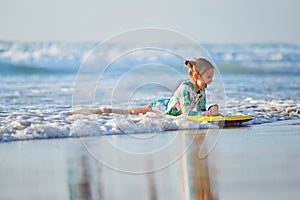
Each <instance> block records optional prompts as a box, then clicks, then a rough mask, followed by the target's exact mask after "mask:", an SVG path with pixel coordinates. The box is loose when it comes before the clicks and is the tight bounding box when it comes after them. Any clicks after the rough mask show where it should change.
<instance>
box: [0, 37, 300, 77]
mask: <svg viewBox="0 0 300 200" xmlns="http://www.w3.org/2000/svg"><path fill="white" fill-rule="evenodd" d="M96 45H97V43H96V42H85V43H84V42H82V43H65V42H4V41H2V42H1V41H0V64H1V65H4V64H5V65H8V66H9V67H10V68H9V69H11V70H20V67H21V70H25V69H24V67H25V68H34V69H43V70H56V71H61V70H67V71H77V70H78V68H79V67H80V65H81V64H82V62H83V61H84V60H85V58H86V57H87V56H88V55H89V53H90V51H91V50H92V49H93V48H94V47H95V46H96ZM203 46H204V48H205V49H206V50H207V51H208V53H209V54H210V56H211V57H212V59H213V60H214V62H216V63H217V64H219V65H220V67H221V68H224V69H223V71H224V70H225V71H226V70H227V69H226V66H225V67H224V66H223V64H224V63H227V64H228V63H230V64H234V65H236V66H239V67H240V68H243V67H252V68H253V69H255V70H256V71H260V70H262V71H263V72H272V71H274V70H275V71H278V70H281V69H282V70H281V71H280V72H282V71H284V72H291V73H295V72H296V73H300V45H292V44H241V45H203ZM122 48H124V47H123V46H122V45H108V49H106V50H105V53H106V55H101V59H107V60H113V59H115V58H117V57H119V56H120V55H119V54H120V52H122V51H121V50H122ZM186 48H187V47H186V46H183V45H179V44H172V45H170V48H169V49H172V50H174V51H176V50H179V49H186ZM187 49H189V50H190V51H194V50H193V49H190V48H187ZM137 55H138V54H132V56H127V57H126V59H124V60H123V61H122V62H123V64H124V65H127V64H128V63H129V64H132V65H135V66H136V65H138V64H139V63H144V61H145V59H148V60H151V61H152V62H154V63H160V64H166V65H174V64H177V62H174V61H173V59H170V58H169V56H170V55H169V54H168V53H164V52H158V53H157V54H155V55H153V56H151V55H150V56H148V57H147V58H145V57H143V52H141V54H140V56H137ZM95 59H97V58H95ZM121 64H122V63H121ZM180 64H182V60H180ZM15 66H18V68H15ZM1 68H2V69H3V66H2V67H1ZM1 68H0V69H1ZM227 71H228V70H227ZM229 71H230V69H229Z"/></svg>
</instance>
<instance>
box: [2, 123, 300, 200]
mask: <svg viewBox="0 0 300 200" xmlns="http://www.w3.org/2000/svg"><path fill="white" fill-rule="evenodd" d="M206 131H207V130H198V131H195V130H193V131H173V132H166V133H160V134H139V135H134V136H132V135H113V136H99V137H86V138H66V139H45V140H30V141H18V142H11V143H1V144H0V158H1V165H0V177H1V179H0V199H30V200H32V199H51V200H52V199H203V200H205V199H207V200H209V199H231V200H232V199H237V200H239V199H249V200H250V199H251V200H252V199H264V200H265V199H272V200H274V199H298V198H299V196H300V192H299V188H300V161H299V160H298V157H299V156H298V155H299V152H300V145H299V144H300V120H293V121H283V122H277V123H272V124H262V125H256V126H250V127H239V128H228V129H224V130H222V132H220V130H210V131H209V133H207V134H206ZM220 133H222V134H221V137H220V138H219V140H218V142H217V145H216V146H215V147H214V148H213V150H212V151H210V149H211V148H212V147H213V144H214V143H215V142H216V139H218V136H220ZM137 139H138V140H137ZM133 141H134V142H133ZM137 141H138V142H137ZM152 147H155V148H152ZM199 151H200V154H199ZM206 153H209V154H208V156H207V157H205V155H206ZM199 156H200V157H201V159H200V158H199ZM202 156H203V157H205V158H202Z"/></svg>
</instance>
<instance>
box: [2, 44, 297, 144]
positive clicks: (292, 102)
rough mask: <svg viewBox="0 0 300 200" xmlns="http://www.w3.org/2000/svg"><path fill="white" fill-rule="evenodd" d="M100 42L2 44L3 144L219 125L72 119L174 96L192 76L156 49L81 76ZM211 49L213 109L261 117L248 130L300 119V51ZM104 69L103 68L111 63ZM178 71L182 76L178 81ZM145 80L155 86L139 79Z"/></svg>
mask: <svg viewBox="0 0 300 200" xmlns="http://www.w3.org/2000/svg"><path fill="white" fill-rule="evenodd" d="M95 45H96V43H80V44H78V43H76V44H66V43H51V42H49V43H46V42H45V43H18V42H0V49H1V51H0V75H1V79H0V86H1V87H0V141H12V140H20V139H36V138H57V137H78V136H88V135H111V134H127V133H132V134H137V133H151V132H156V133H161V132H164V131H169V130H183V129H198V128H200V129H207V128H216V126H215V125H212V124H209V123H194V122H190V121H187V120H186V119H184V118H182V117H179V118H175V117H170V116H159V115H155V114H154V113H150V114H147V115H145V116H130V117H128V116H121V115H111V116H94V115H73V116H69V115H67V112H68V111H70V110H72V109H73V108H79V107H83V108H97V107H100V106H114V107H118V108H119V107H121V108H126V107H127V106H142V105H145V104H148V103H149V102H150V101H152V100H154V99H159V98H168V97H170V96H171V95H172V91H173V90H174V89H176V85H178V83H179V82H180V81H181V80H182V79H183V78H186V71H185V70H183V66H182V58H180V57H178V56H174V55H172V54H170V53H168V52H161V51H159V52H157V51H154V50H147V51H146V50H144V51H141V52H133V53H132V54H128V55H126V56H125V57H122V59H119V60H117V61H116V62H115V63H113V64H112V65H111V66H110V68H109V70H107V71H105V72H106V73H105V74H104V76H100V75H101V74H95V73H94V72H95V69H92V70H91V71H89V70H86V71H81V74H79V75H78V74H76V72H77V70H78V69H79V66H80V64H81V62H82V61H83V60H84V59H85V58H86V57H87V55H88V53H89V50H90V49H92V48H93V47H94V46H95ZM205 47H206V48H207V51H208V52H209V54H210V55H211V57H212V59H213V60H214V61H215V62H216V63H217V67H218V70H217V73H216V75H215V80H214V83H213V84H211V85H210V86H209V87H208V88H207V97H208V99H207V101H208V103H207V104H208V106H209V105H211V104H215V103H218V104H219V105H220V109H221V113H223V114H226V115H251V116H253V118H254V119H253V120H252V121H250V122H247V123H245V124H244V125H253V124H261V123H269V122H275V121H279V120H287V119H299V117H300V107H299V100H300V88H299V87H300V80H299V78H298V77H299V74H300V60H299V58H300V56H299V55H300V47H299V46H297V45H288V44H260V45H258V44H256V45H206V46H205ZM122 48H123V47H122V46H121V45H120V46H111V47H109V48H108V51H107V55H101V56H102V57H103V58H104V59H105V58H107V57H109V56H113V55H115V54H117V52H118V50H120V49H122ZM174 48H175V49H176V48H182V49H184V48H186V47H182V46H180V45H178V46H176V45H174ZM190 51H193V50H192V49H190ZM102 57H101V58H102ZM170 58H172V59H170ZM87 63H88V62H87ZM151 63H152V64H151ZM153 63H156V64H154V65H153ZM143 64H144V65H143ZM136 66H139V68H134V67H136ZM165 66H168V68H164V67H165ZM97 67H99V66H98V65H97ZM162 68H163V69H164V70H162ZM96 69H97V70H98V69H99V71H101V70H103V66H101V65H100V67H99V68H96ZM149 69H151V70H149ZM156 69H158V70H156ZM170 70H171V71H172V70H173V71H174V70H175V71H176V72H178V73H177V74H176V76H175V75H174V74H172V73H170ZM149 71H150V72H149ZM219 71H220V73H219ZM128 72H130V73H128ZM97 73H98V72H97ZM142 75H145V76H142ZM146 75H147V76H146ZM136 77H140V78H139V79H138V78H136ZM143 80H146V82H145V83H147V84H143V83H144V82H139V81H143ZM122 81H123V82H122ZM138 82H139V83H140V84H137V83H138Z"/></svg>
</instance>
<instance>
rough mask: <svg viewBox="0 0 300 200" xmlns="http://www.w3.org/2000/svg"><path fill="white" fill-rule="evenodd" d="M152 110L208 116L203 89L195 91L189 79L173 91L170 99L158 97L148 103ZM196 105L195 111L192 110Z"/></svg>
mask: <svg viewBox="0 0 300 200" xmlns="http://www.w3.org/2000/svg"><path fill="white" fill-rule="evenodd" d="M149 105H150V107H151V109H152V111H154V112H156V113H159V114H168V115H173V116H178V115H181V114H187V115H189V116H196V115H202V116H210V112H209V111H206V95H205V90H201V89H199V91H198V92H196V90H195V88H194V86H193V84H192V82H191V81H190V80H187V81H183V82H182V83H181V84H180V86H179V87H178V88H177V90H176V91H175V93H174V95H173V96H172V98H171V99H159V100H155V101H152V102H151V103H150V104H149ZM195 107H196V109H197V111H193V109H194V108H195Z"/></svg>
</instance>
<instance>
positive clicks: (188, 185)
mask: <svg viewBox="0 0 300 200" xmlns="http://www.w3.org/2000/svg"><path fill="white" fill-rule="evenodd" d="M180 137H181V138H180V139H181V140H182V141H184V140H190V139H191V137H194V142H193V143H192V145H191V147H190V148H189V149H188V150H187V152H186V153H185V154H183V155H182V156H181V157H180V158H179V159H178V160H177V161H176V162H174V163H173V164H171V165H170V166H167V167H165V168H163V169H160V170H157V171H154V172H148V173H141V174H131V173H124V172H120V171H116V170H113V169H111V168H109V167H107V166H104V165H103V164H101V163H100V162H98V161H97V160H95V159H94V158H93V157H92V156H91V155H90V154H88V153H84V154H82V156H77V157H73V158H72V159H69V161H68V185H69V196H70V199H199V200H214V199H218V198H217V197H216V194H215V193H213V192H212V191H215V189H214V190H212V188H213V187H214V185H212V182H211V180H210V179H211V176H214V175H215V174H216V172H215V169H214V168H213V166H211V165H210V164H209V158H205V159H199V154H198V153H199V148H200V147H201V146H202V143H203V140H204V137H205V134H204V133H203V132H200V133H199V134H197V135H196V137H195V133H193V134H182V135H181V136H180ZM98 139H100V140H101V138H98ZM128 144H130V141H128ZM181 144H185V143H184V142H182V143H181ZM178 145H180V144H178ZM178 148H180V147H178ZM98 149H99V151H101V150H102V149H101V148H100V146H98ZM111 156H117V155H111ZM165 156H166V155H156V156H155V157H145V159H144V163H137V162H136V163H135V161H134V160H128V163H131V164H132V163H133V164H135V165H139V164H143V165H145V163H146V165H147V166H151V165H154V164H153V163H159V162H161V160H162V159H164V158H165ZM138 162H141V161H140V160H139V161H138Z"/></svg>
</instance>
